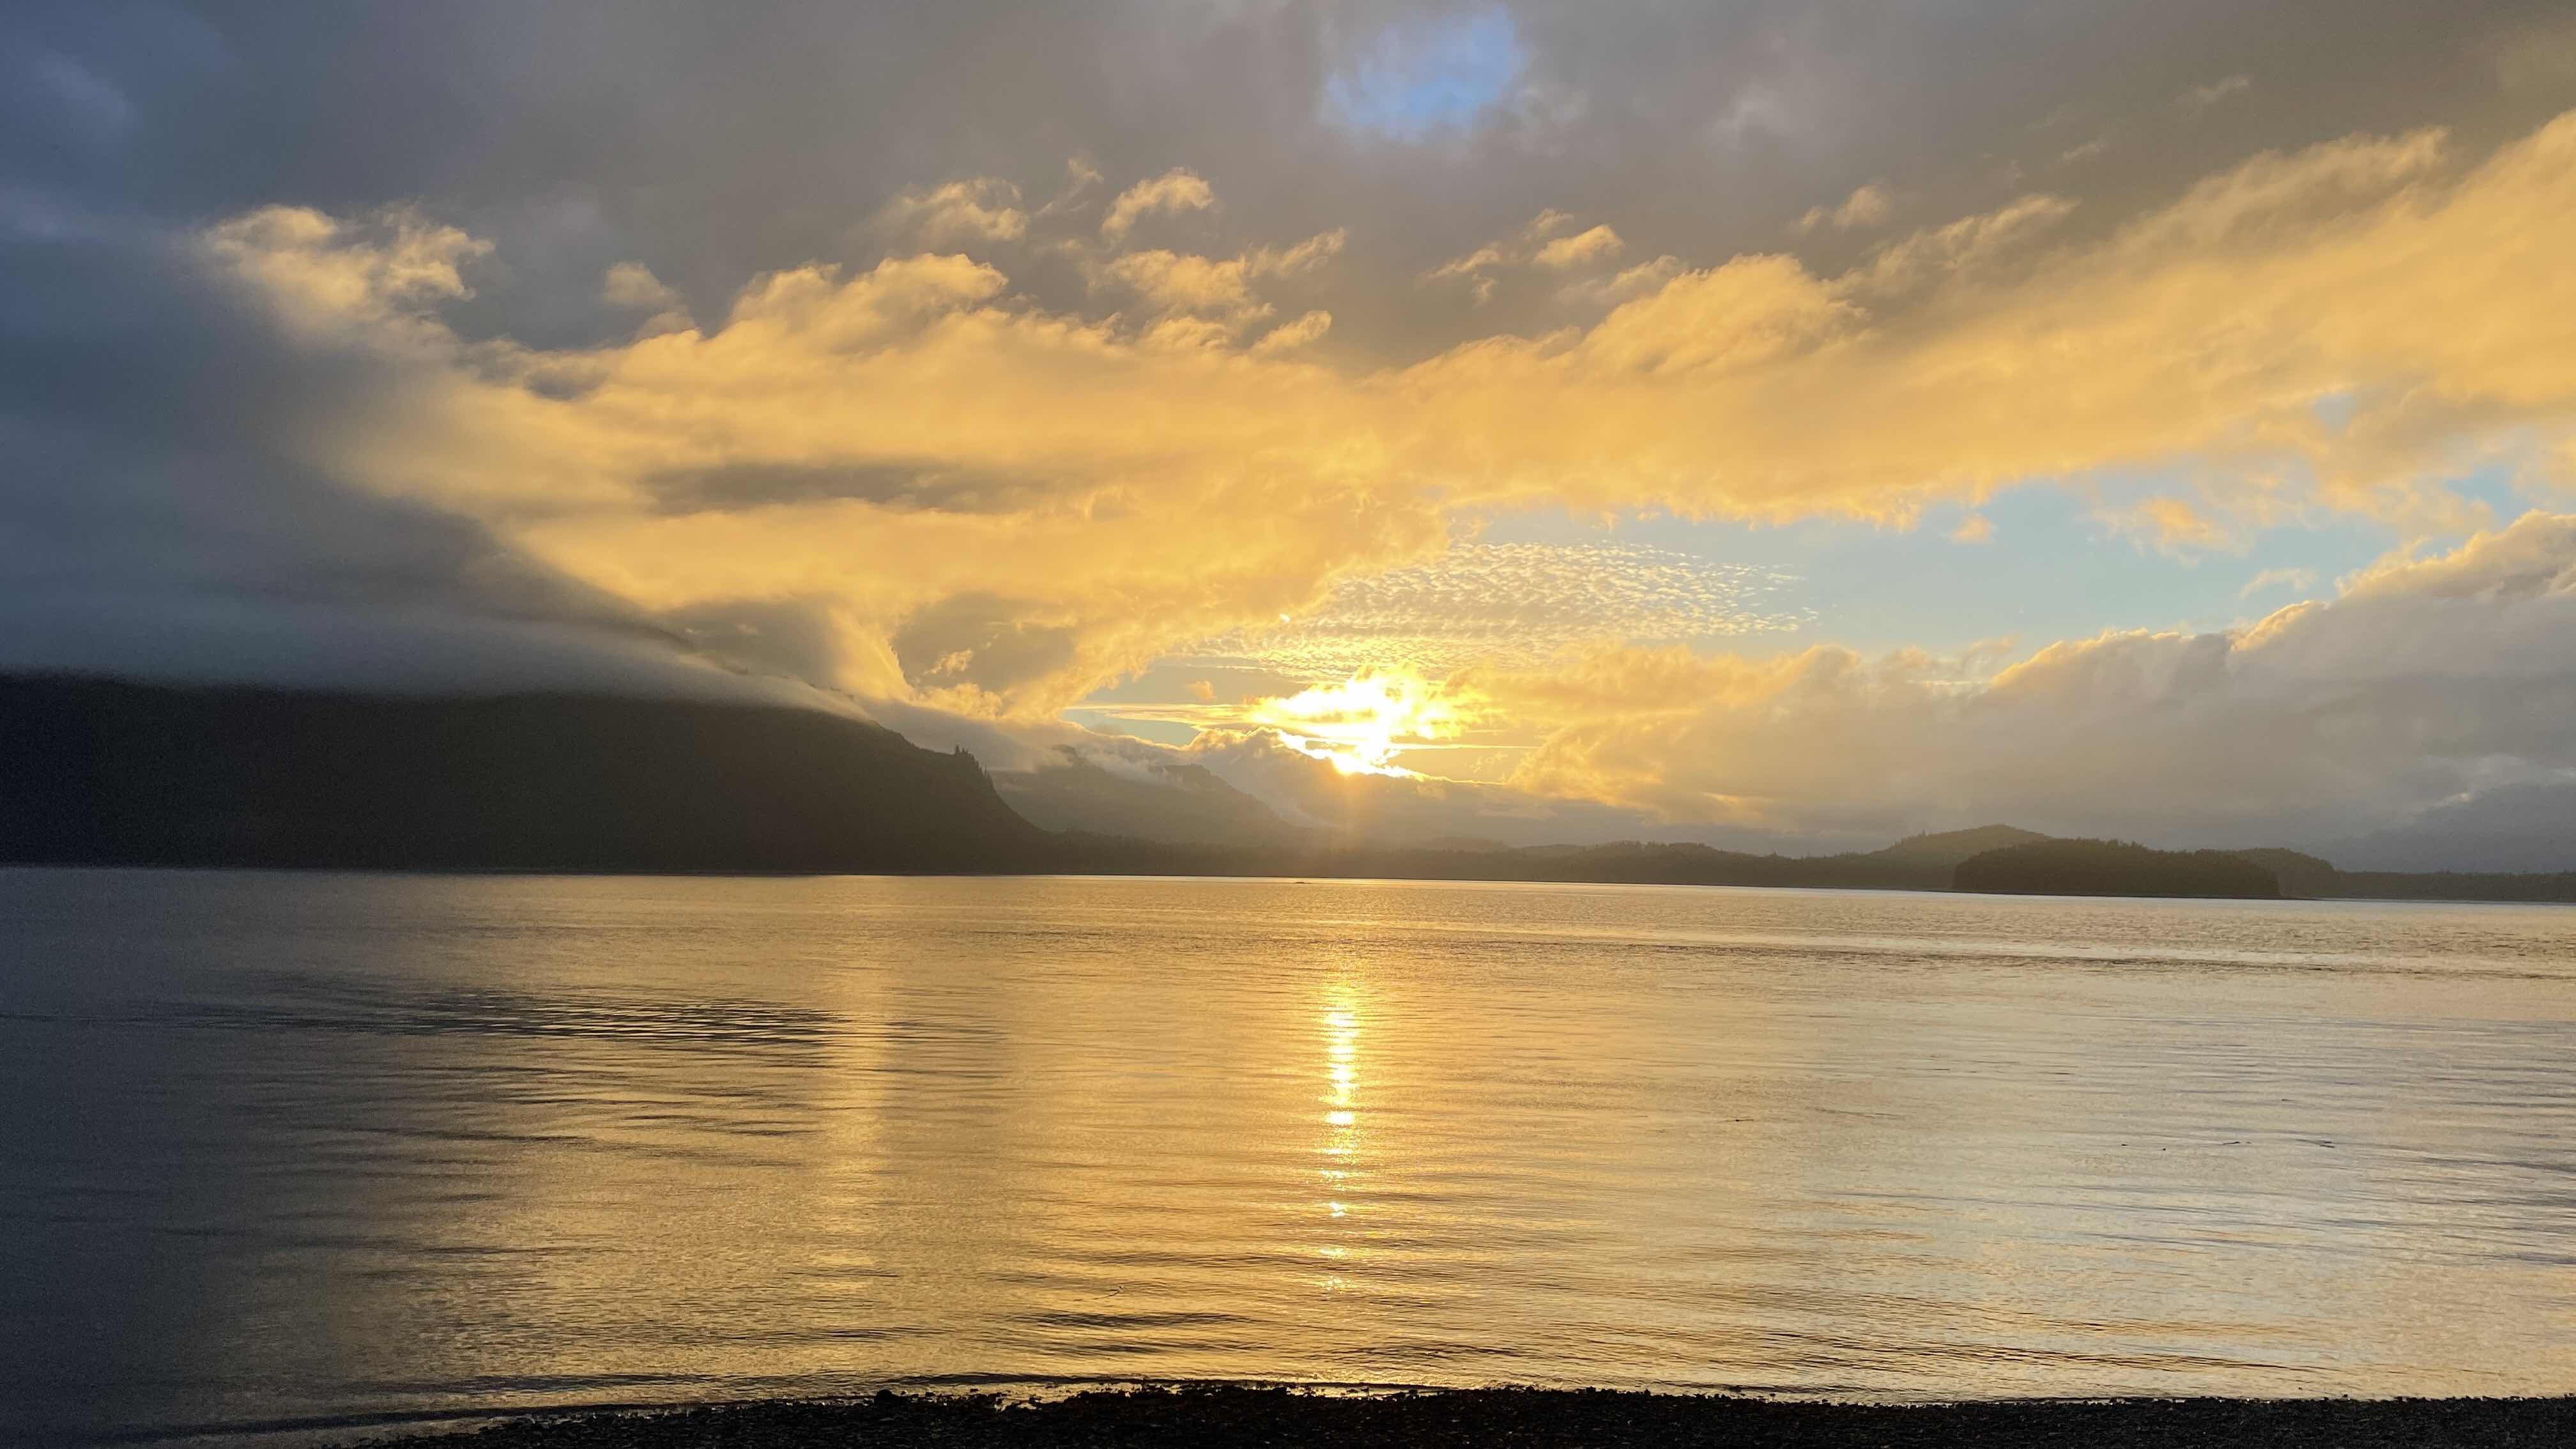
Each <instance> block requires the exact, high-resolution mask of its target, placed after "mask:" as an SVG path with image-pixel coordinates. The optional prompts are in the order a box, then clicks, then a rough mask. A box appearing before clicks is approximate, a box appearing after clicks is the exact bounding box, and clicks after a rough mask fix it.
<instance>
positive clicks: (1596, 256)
mask: <svg viewBox="0 0 2576 1449" xmlns="http://www.w3.org/2000/svg"><path fill="white" fill-rule="evenodd" d="M1626 245H1627V244H1626V243H1625V242H1622V241H1620V240H1619V233H1617V232H1615V231H1612V230H1611V229H1610V228H1608V227H1606V226H1596V227H1593V228H1591V229H1590V230H1588V231H1582V232H1577V233H1576V234H1574V235H1573V236H1566V237H1558V238H1557V239H1556V240H1554V241H1552V242H1549V243H1548V244H1547V245H1545V246H1543V247H1540V248H1539V249H1538V251H1537V253H1536V254H1535V255H1533V256H1532V257H1531V258H1530V264H1531V265H1532V266H1537V267H1545V268H1546V269H1548V270H1549V271H1552V272H1563V271H1570V270H1572V269H1574V268H1576V267H1588V266H1590V265H1592V264H1593V263H1595V262H1601V261H1607V260H1609V259H1610V258H1612V257H1615V256H1617V255H1619V252H1620V250H1621V249H1622V248H1623V247H1625V246H1626Z"/></svg>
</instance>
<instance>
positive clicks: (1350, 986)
mask: <svg viewBox="0 0 2576 1449" xmlns="http://www.w3.org/2000/svg"><path fill="white" fill-rule="evenodd" d="M1363 996H1364V993H1363V991H1362V989H1361V987H1360V985H1359V983H1358V982H1357V981H1356V980H1354V979H1353V978H1352V977H1351V976H1350V975H1349V974H1347V973H1341V974H1336V975H1335V976H1334V977H1333V978H1332V979H1331V980H1330V981H1328V982H1327V983H1326V984H1325V987H1324V1003H1323V1004H1324V1012H1323V1035H1324V1083H1325V1085H1324V1092H1323V1096H1322V1099H1321V1100H1322V1105H1323V1107H1324V1138H1323V1146H1322V1157H1323V1164H1322V1165H1321V1166H1320V1167H1318V1168H1317V1169H1316V1174H1317V1176H1319V1177H1321V1178H1322V1179H1323V1183H1322V1191H1321V1193H1320V1195H1319V1196H1320V1200H1321V1204H1322V1207H1323V1210H1324V1219H1325V1232H1327V1233H1328V1234H1331V1235H1333V1240H1331V1241H1326V1242H1323V1243H1320V1244H1318V1245H1317V1247H1316V1252H1317V1255H1318V1256H1320V1257H1322V1258H1324V1259H1326V1260H1328V1261H1330V1262H1332V1263H1333V1264H1335V1265H1336V1268H1337V1269H1338V1268H1339V1267H1341V1266H1345V1265H1347V1264H1348V1263H1350V1262H1351V1261H1353V1259H1354V1254H1353V1252H1352V1248H1353V1246H1354V1244H1353V1243H1352V1242H1351V1241H1349V1239H1350V1237H1351V1236H1352V1234H1353V1232H1354V1230H1355V1229H1356V1227H1357V1224H1356V1223H1355V1222H1354V1221H1353V1219H1354V1218H1355V1217H1356V1216H1357V1214H1358V1212H1359V1208H1360V1203H1359V1201H1358V1199H1359V1196H1360V1194H1359V1191H1358V1189H1359V1188H1360V1187H1361V1186H1362V1184H1363V1180H1364V1178H1365V1176H1366V1174H1365V1172H1364V1171H1363V1170H1362V1169H1361V1168H1360V1166H1359V1149H1360V1146H1361V1142H1362V1136H1361V1130H1362V1129H1361V1127H1360V1114H1359V1080H1360V1073H1359V1055H1360V1031H1361V1023H1362V1019H1363V1018H1362V1011H1361V1008H1362V1004H1363ZM1317 1282H1318V1284H1319V1286H1321V1287H1322V1288H1323V1289H1324V1290H1325V1291H1326V1292H1329V1293H1339V1292H1344V1291H1347V1290H1348V1289H1349V1288H1350V1286H1351V1285H1350V1284H1349V1282H1348V1281H1346V1280H1345V1279H1344V1278H1343V1277H1342V1275H1341V1273H1340V1272H1339V1271H1332V1272H1327V1273H1326V1274H1324V1275H1323V1276H1322V1277H1321V1278H1319V1279H1318V1280H1317Z"/></svg>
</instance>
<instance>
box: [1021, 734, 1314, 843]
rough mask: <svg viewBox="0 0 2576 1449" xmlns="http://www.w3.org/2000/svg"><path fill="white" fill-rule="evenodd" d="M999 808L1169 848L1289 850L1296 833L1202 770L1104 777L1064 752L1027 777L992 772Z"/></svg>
mask: <svg viewBox="0 0 2576 1449" xmlns="http://www.w3.org/2000/svg"><path fill="white" fill-rule="evenodd" d="M993 784H994V787H995V788H996V789H998V790H1000V791H1001V793H1002V798H1003V800H1005V801H1007V802H1008V803H1009V804H1010V807H1011V808H1012V809H1013V810H1016V811H1018V812H1019V813H1020V814H1021V815H1023V816H1025V817H1026V818H1027V819H1028V820H1029V821H1030V822H1031V823H1033V824H1035V825H1037V826H1038V827H1039V828H1041V829H1045V830H1056V831H1066V830H1078V831H1086V832H1089V833H1091V834H1095V835H1104V836H1123V837H1126V838H1128V839H1132V840H1150V841H1160V842H1163V843H1165V844H1171V845H1228V846H1239V845H1249V844H1255V843H1263V844H1270V845H1290V844H1297V843H1301V842H1305V841H1307V840H1308V839H1309V833H1308V832H1306V831H1302V830H1299V829H1297V828H1296V827H1294V826H1292V825H1290V824H1288V822H1286V821H1284V820H1282V819H1280V818H1279V816H1278V815H1277V814H1276V813H1275V812H1273V811H1272V810H1271V808H1270V807H1269V806H1267V805H1264V804H1263V803H1261V802H1260V801H1259V800H1257V799H1254V798H1253V797H1252V796H1250V795H1247V794H1245V793H1243V792H1242V791H1241V790H1238V789H1236V788H1234V787H1233V786H1232V785H1229V784H1227V783H1226V782H1225V781H1223V780H1220V779H1218V778H1217V777H1216V776H1215V775H1214V774H1212V773H1210V772H1209V771H1208V770H1207V768H1206V767H1205V766H1202V765H1188V764H1159V763H1158V764H1153V765H1148V766H1143V767H1139V768H1134V769H1111V768H1109V767H1107V766H1104V765H1102V764H1100V763H1099V762H1098V761H1096V760H1093V759H1091V758H1089V757H1088V756H1086V755H1084V754H1082V753H1081V752H1080V751H1078V750H1075V749H1073V748H1072V747H1070V746H1067V747H1065V748H1064V749H1063V750H1062V751H1061V752H1060V758H1059V759H1058V760H1057V761H1056V762H1054V763H1051V764H1048V765H1045V766H1043V767H1041V768H1039V769H1035V770H1014V771H996V772H994V775H993Z"/></svg>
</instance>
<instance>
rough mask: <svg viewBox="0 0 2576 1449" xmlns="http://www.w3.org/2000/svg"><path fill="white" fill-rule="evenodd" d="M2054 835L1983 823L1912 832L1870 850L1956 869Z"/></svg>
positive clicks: (1890, 857) (1884, 856) (1882, 855)
mask: <svg viewBox="0 0 2576 1449" xmlns="http://www.w3.org/2000/svg"><path fill="white" fill-rule="evenodd" d="M2051 838H2052V837H2050V836H2046V835H2042V834H2040V833H2039V832H2038V831H2036V830H2024V829H2022V828H2021V827H2020V826H2018V825H1979V826H1975V827H1973V828H1971V829H1967V830H1942V831H1936V832H1934V833H1932V834H1929V835H1909V836H1907V837H1905V838H1904V839H1903V840H1900V841H1898V842H1896V843H1895V844H1894V845H1891V846H1888V847H1887V848H1886V849H1884V850H1873V851H1871V852H1869V853H1870V854H1871V855H1873V856H1877V857H1879V858H1881V859H1885V860H1890V861H1903V862H1905V863H1907V864H1911V865H1923V866H1929V867H1933V868H1935V869H1939V870H1945V871H1946V870H1955V869H1957V868H1958V865H1959V862H1961V861H1963V860H1966V859H1967V858H1968V857H1970V856H1972V855H1983V854H1985V853H1986V852H1987V851H1989V850H2001V849H2003V848H2004V847H2005V846H2008V845H2029V844H2032V843H2033V842H2036V841H2042V840H2048V839H2051Z"/></svg>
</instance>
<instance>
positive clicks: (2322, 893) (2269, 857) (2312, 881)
mask: <svg viewBox="0 0 2576 1449" xmlns="http://www.w3.org/2000/svg"><path fill="white" fill-rule="evenodd" d="M2230 853H2231V854H2234V855H2236V856H2239V857H2241V858H2243V859H2245V860H2250V861H2252V862H2254V863H2255V864H2257V865H2260V866H2263V867H2265V868H2267V869H2269V870H2270V871H2271V872H2272V873H2273V874H2274V875H2275V876H2277V877H2279V879H2280V882H2281V891H2282V893H2283V894H2284V895H2292V896H2301V897H2305V898H2308V899H2311V900H2381V901H2576V870H2562V871H2528V872H2506V871H2460V870H2427V871H2397V870H2340V869H2337V868H2336V866H2335V864H2334V862H2332V861H2329V860H2325V859H2322V858H2320V857H2317V856H2313V855H2307V854H2303V853H2302V852H2299V851H2295V850H2281V849H2278V848H2271V849H2262V850H2239V851H2233V852H2230Z"/></svg>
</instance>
